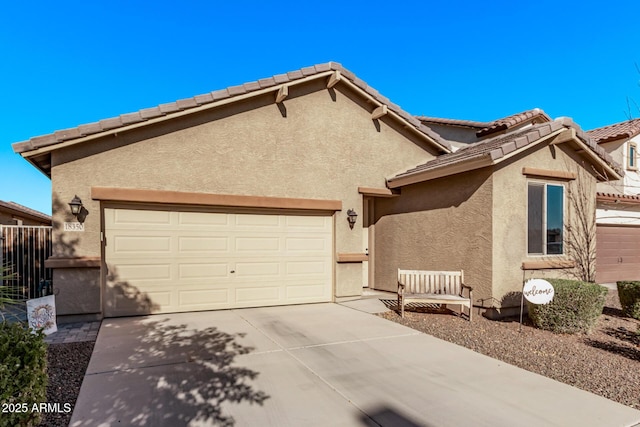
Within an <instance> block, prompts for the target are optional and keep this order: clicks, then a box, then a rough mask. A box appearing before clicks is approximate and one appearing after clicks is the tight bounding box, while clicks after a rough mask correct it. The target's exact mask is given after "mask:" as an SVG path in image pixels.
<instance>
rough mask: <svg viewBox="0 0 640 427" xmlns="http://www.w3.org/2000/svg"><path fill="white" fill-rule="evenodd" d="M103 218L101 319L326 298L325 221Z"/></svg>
mask: <svg viewBox="0 0 640 427" xmlns="http://www.w3.org/2000/svg"><path fill="white" fill-rule="evenodd" d="M104 214H105V238H106V239H105V260H106V264H107V269H108V271H107V280H106V289H105V315H107V316H128V315H134V314H146V313H173V312H184V311H198V310H214V309H222V308H238V307H257V306H270V305H284V304H299V303H312V302H327V301H331V288H332V286H331V284H332V242H333V239H332V230H333V226H332V217H329V216H296V215H263V214H260V215H258V214H244V213H205V212H176V211H160V210H157V211H154V210H142V209H140V210H136V209H105V211H104Z"/></svg>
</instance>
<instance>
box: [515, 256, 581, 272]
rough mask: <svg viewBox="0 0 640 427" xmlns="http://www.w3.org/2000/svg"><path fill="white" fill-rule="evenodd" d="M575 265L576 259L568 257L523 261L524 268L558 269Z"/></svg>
mask: <svg viewBox="0 0 640 427" xmlns="http://www.w3.org/2000/svg"><path fill="white" fill-rule="evenodd" d="M575 266H576V263H575V261H573V260H570V259H566V258H560V259H546V260H539V261H523V263H522V269H523V270H556V269H566V268H573V267H575Z"/></svg>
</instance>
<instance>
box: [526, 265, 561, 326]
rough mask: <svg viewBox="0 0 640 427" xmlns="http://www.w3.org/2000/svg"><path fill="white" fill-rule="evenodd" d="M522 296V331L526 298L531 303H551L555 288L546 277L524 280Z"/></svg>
mask: <svg viewBox="0 0 640 427" xmlns="http://www.w3.org/2000/svg"><path fill="white" fill-rule="evenodd" d="M522 282H523V284H522V297H521V298H520V329H519V331H520V332H522V313H523V311H524V299H525V298H526V299H527V301H529V302H530V303H531V304H536V305H538V304H549V303H550V302H551V300H552V299H553V296H554V294H555V290H554V289H553V285H552V284H551V283H549V282H547V281H546V280H544V279H529V280H527V281H526V282H525V281H524V277H523V280H522Z"/></svg>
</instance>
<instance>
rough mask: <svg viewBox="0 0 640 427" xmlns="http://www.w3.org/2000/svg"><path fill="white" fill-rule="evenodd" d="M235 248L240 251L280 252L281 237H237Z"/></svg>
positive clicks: (248, 252)
mask: <svg viewBox="0 0 640 427" xmlns="http://www.w3.org/2000/svg"><path fill="white" fill-rule="evenodd" d="M234 242H235V250H236V252H238V253H243V252H244V253H246V254H250V253H256V254H257V253H267V254H268V253H271V252H279V251H280V248H281V245H280V238H279V237H254V236H251V237H236V238H235V240H234Z"/></svg>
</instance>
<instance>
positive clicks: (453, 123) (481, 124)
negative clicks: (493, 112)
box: [416, 116, 493, 129]
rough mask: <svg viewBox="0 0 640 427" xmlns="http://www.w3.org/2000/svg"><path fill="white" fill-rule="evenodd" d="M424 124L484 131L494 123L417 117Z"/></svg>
mask: <svg viewBox="0 0 640 427" xmlns="http://www.w3.org/2000/svg"><path fill="white" fill-rule="evenodd" d="M416 118H417V119H418V120H420V121H421V122H422V123H434V124H443V125H450V126H460V127H470V128H477V129H483V128H486V127H489V126H491V124H492V123H493V122H478V121H474V120H459V119H445V118H441V117H429V116H416Z"/></svg>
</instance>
